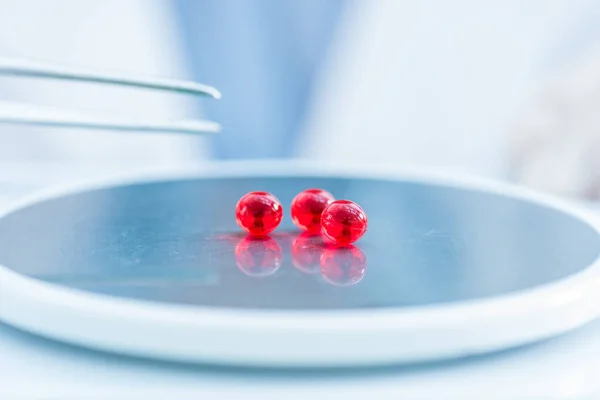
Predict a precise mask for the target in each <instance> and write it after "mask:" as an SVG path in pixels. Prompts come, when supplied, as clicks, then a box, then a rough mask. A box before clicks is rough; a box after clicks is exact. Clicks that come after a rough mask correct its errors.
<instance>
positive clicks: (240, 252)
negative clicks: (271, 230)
mask: <svg viewBox="0 0 600 400" xmlns="http://www.w3.org/2000/svg"><path fill="white" fill-rule="evenodd" d="M235 260H236V263H237V266H238V268H239V269H240V270H241V271H242V272H243V273H244V274H246V275H248V276H253V277H264V276H269V275H272V274H274V273H275V272H276V271H277V270H278V269H279V267H281V262H282V260H283V252H282V251H281V247H280V246H279V244H278V243H277V241H276V240H275V239H273V238H271V237H268V236H267V237H263V238H253V237H246V238H244V239H242V240H240V241H239V243H238V244H237V245H236V246H235Z"/></svg>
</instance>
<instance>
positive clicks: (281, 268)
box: [0, 162, 600, 367]
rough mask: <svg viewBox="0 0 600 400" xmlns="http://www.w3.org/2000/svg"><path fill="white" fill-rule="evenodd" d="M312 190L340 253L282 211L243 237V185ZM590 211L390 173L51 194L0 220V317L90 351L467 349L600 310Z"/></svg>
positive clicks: (555, 327) (303, 357) (547, 331)
mask: <svg viewBox="0 0 600 400" xmlns="http://www.w3.org/2000/svg"><path fill="white" fill-rule="evenodd" d="M310 187H320V188H324V189H326V190H328V191H330V192H332V193H333V194H334V195H335V196H336V198H348V199H352V200H354V201H356V202H358V203H359V204H360V205H361V206H363V208H364V209H365V211H366V212H367V214H368V216H369V231H368V232H367V234H366V235H365V236H364V237H363V238H362V239H361V240H360V241H358V242H357V243H356V244H355V246H354V247H350V248H335V247H332V246H328V245H326V244H324V243H323V242H322V241H321V239H320V238H318V237H317V238H314V237H307V236H305V235H302V234H300V233H299V232H298V231H297V230H296V229H294V226H293V224H292V222H291V219H290V218H289V215H288V214H286V215H285V217H284V220H283V222H282V224H281V226H280V227H279V229H278V230H277V231H276V232H275V233H274V234H272V235H271V237H270V238H268V239H265V240H258V241H257V240H250V239H248V238H245V237H244V235H242V234H240V233H239V232H240V230H239V228H238V227H237V226H236V223H235V218H234V208H235V204H236V202H237V200H238V199H239V198H240V197H241V196H242V195H243V194H244V193H246V192H249V191H253V190H264V191H269V192H272V193H273V194H275V195H276V196H277V197H278V198H279V199H280V200H281V202H282V204H283V205H284V208H285V210H286V212H287V211H288V209H289V207H288V205H289V204H290V202H291V200H292V198H293V196H294V195H295V194H297V193H298V192H299V191H301V190H303V189H306V188H310ZM598 226H600V225H598V223H597V222H595V220H594V218H593V216H591V215H588V214H587V213H586V212H584V211H581V210H578V209H575V208H573V207H571V206H569V205H566V204H563V203H562V202H560V201H557V200H554V199H551V198H548V197H546V196H542V195H539V194H534V193H530V192H528V191H526V190H523V189H518V188H514V187H510V186H506V185H501V184H496V183H490V182H486V181H481V180H479V179H464V178H456V177H441V176H439V175H432V174H424V173H410V172H395V171H390V170H388V169H378V168H358V167H344V168H333V167H327V166H315V165H307V164H302V163H295V162H257V163H248V162H246V163H218V164H211V165H209V166H204V167H198V168H194V169H193V170H186V171H171V172H169V173H162V174H160V175H158V174H153V175H152V176H150V175H146V176H135V177H129V178H121V179H115V180H112V181H110V182H96V183H94V184H83V185H75V187H70V188H63V189H60V190H52V191H50V192H46V193H43V194H39V195H36V196H34V197H33V198H30V199H27V200H25V201H23V202H22V203H21V204H18V205H16V206H15V207H12V208H11V209H10V210H8V211H6V212H5V213H4V214H3V216H2V217H0V319H2V320H3V321H5V322H6V323H9V324H12V325H14V326H16V327H19V328H21V329H23V330H27V331H30V332H33V333H35V334H39V335H42V336H45V337H49V338H54V339H57V340H60V341H64V342H69V343H73V344H77V345H81V346H86V347H90V348H94V349H98V350H104V351H110V352H116V353H123V354H129V355H134V356H142V357H150V358H160V359H166V360H174V361H183V362H199V363H219V364H235V365H245V366H273V367H275V366H286V367H311V366H321V367H324V366H354V365H377V364H390V363H406V362H416V361H426V360H434V359H441V358H451V357H461V356H466V355H471V354H477V353H483V352H489V351H495V350H499V349H503V348H507V347H512V346H517V345H521V344H524V343H528V342H533V341H537V340H540V339H543V338H547V337H550V336H553V335H557V334H560V333H563V332H566V331H568V330H571V329H574V328H576V327H579V326H581V325H582V324H584V323H586V322H588V321H590V320H591V319H593V318H595V317H596V316H597V315H598V314H599V312H600V266H599V264H598V255H599V253H600V235H599V229H598Z"/></svg>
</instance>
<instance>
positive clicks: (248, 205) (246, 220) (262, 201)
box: [235, 192, 283, 237]
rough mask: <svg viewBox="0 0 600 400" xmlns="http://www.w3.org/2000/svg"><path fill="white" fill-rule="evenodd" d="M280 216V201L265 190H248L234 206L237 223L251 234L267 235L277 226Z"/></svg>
mask: <svg viewBox="0 0 600 400" xmlns="http://www.w3.org/2000/svg"><path fill="white" fill-rule="evenodd" d="M282 217H283V209H282V208H281V203H280V202H279V200H277V197H275V196H273V195H272V194H270V193H267V192H250V193H248V194H246V195H244V196H243V197H242V198H241V199H240V201H238V203H237V206H236V207H235V218H236V221H237V223H238V225H239V226H240V227H241V228H242V229H243V230H245V231H246V232H248V233H249V234H250V235H252V236H257V237H262V236H265V235H268V234H269V233H270V232H272V231H273V230H275V228H277V226H278V225H279V223H280V222H281V218H282Z"/></svg>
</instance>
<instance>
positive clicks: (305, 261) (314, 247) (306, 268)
mask: <svg viewBox="0 0 600 400" xmlns="http://www.w3.org/2000/svg"><path fill="white" fill-rule="evenodd" d="M324 250H325V245H324V243H323V239H322V238H321V236H320V235H312V234H310V233H308V232H304V233H302V234H300V235H298V237H296V238H295V239H294V241H293V243H292V264H294V267H296V268H297V269H298V270H300V271H302V272H304V273H306V274H317V273H319V271H321V255H323V251H324Z"/></svg>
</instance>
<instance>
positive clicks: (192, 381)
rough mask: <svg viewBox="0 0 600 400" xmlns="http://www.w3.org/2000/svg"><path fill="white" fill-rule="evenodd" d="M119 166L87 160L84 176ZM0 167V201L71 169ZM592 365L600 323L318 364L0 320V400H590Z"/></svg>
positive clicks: (599, 391) (596, 392) (595, 392)
mask: <svg viewBox="0 0 600 400" xmlns="http://www.w3.org/2000/svg"><path fill="white" fill-rule="evenodd" d="M1 167H2V166H1V165H0V169H2V168H1ZM129 169H131V168H129ZM77 170H78V172H79V173H81V172H82V171H83V170H84V169H82V168H78V169H77ZM121 170H122V169H121V168H120V167H118V168H115V169H113V170H112V171H109V170H108V169H106V168H100V169H99V168H97V166H89V168H88V169H87V172H88V173H86V176H94V175H98V176H104V175H106V174H113V173H115V172H116V171H121ZM3 171H4V172H3V173H0V193H2V194H3V197H1V198H0V203H2V202H4V203H6V202H7V201H10V200H11V199H13V198H15V197H17V196H19V195H21V194H23V193H24V192H29V191H31V190H33V189H35V188H37V187H40V186H43V185H46V184H48V183H51V184H52V183H59V182H64V181H66V180H70V179H72V178H73V172H72V171H73V169H72V168H64V167H63V166H60V167H57V168H53V167H44V171H45V172H46V176H45V177H43V178H41V177H40V174H39V171H40V169H39V167H37V168H33V169H32V168H30V167H29V166H18V167H15V166H11V167H10V168H8V169H7V168H4V169H3ZM7 171H9V172H10V173H8V172H7ZM4 175H7V176H8V175H10V176H8V178H10V179H8V178H7V176H4ZM16 177H18V179H13V178H16ZM24 182H26V183H24ZM215 340H218V338H216V339H215ZM357 345H358V344H357ZM598 371H600V321H598V322H594V323H591V324H589V325H587V326H586V327H584V328H582V329H579V330H577V331H575V332H572V333H570V334H568V335H565V336H562V337H559V338H555V339H552V340H547V341H544V342H541V343H537V344H534V345H529V346H525V347H522V348H519V349H514V350H509V351H504V352H501V353H497V354H492V355H487V356H481V357H477V358H472V359H467V360H458V361H448V362H442V363H433V364H427V365H420V366H405V367H385V368H378V369H360V370H320V371H319V370H316V371H315V370H306V371H269V370H250V369H236V368H226V367H218V368H216V367H211V366H185V365H176V364H166V363H162V362H155V361H147V360H137V359H131V358H126V357H121V356H117V355H109V354H104V353H97V352H92V351H88V350H85V349H79V348H75V347H72V346H69V345H66V344H60V343H56V342H52V341H50V340H46V339H42V338H38V337H35V336H33V335H30V334H28V333H24V332H20V331H18V330H15V329H13V328H11V327H9V326H6V325H2V324H0V399H13V398H35V399H38V398H40V399H70V398H73V399H87V398H102V399H105V398H110V399H116V398H123V399H137V398H140V399H172V398H173V399H174V398H177V399H187V398H210V399H213V398H214V399H217V398H219V399H221V398H223V399H227V398H244V399H252V398H257V399H258V398H259V399H271V398H273V399H294V398H299V399H310V398H313V399H320V398H326V399H337V398H340V399H364V398H373V399H384V398H393V399H398V398H431V399H442V398H443V399H471V398H473V399H496V398H498V399H515V398H523V399H537V398H539V399H598V398H600V379H598Z"/></svg>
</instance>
